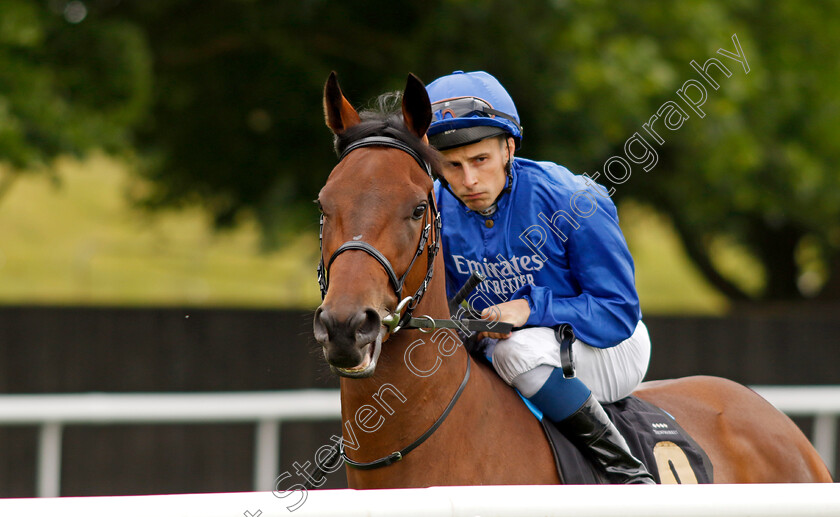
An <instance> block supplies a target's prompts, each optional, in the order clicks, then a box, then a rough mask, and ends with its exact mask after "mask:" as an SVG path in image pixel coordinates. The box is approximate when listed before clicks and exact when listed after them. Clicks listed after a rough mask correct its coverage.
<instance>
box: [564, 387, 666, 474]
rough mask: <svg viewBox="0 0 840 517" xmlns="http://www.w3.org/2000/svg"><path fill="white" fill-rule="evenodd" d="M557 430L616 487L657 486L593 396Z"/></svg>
mask: <svg viewBox="0 0 840 517" xmlns="http://www.w3.org/2000/svg"><path fill="white" fill-rule="evenodd" d="M555 425H556V426H557V428H558V429H560V431H561V432H562V433H563V434H564V435H565V436H566V437H567V438H568V439H569V440H571V441H572V442H573V443H574V444H575V445H577V447H578V448H580V450H581V451H582V452H583V453H584V454H585V455H587V456H589V458H590V459H592V460H594V461H595V463H596V465H598V467H599V468H601V469H602V470H603V471H605V472H606V473H607V479H608V480H609V482H610V483H615V484H629V483H636V484H645V485H655V484H656V482H655V481H654V480H653V476H651V475H650V473H649V472H648V470H647V468H646V467H645V466H644V464H643V463H642V462H641V461H639V460H638V459H636V457H635V456H633V453H632V452H630V448H629V447H628V446H627V442H626V441H625V440H624V437H623V436H621V433H619V432H618V429H616V427H615V425H614V424H613V423H612V421H611V420H610V419H609V417H608V416H607V413H606V412H605V411H604V408H602V407H601V404H599V403H598V401H597V400H595V397H593V396H592V395H590V396H589V398H588V399H587V400H586V402H584V403H583V406H581V407H580V409H578V410H577V411H575V412H574V413H572V415H571V416H569V417H567V418H565V419H563V420H562V421H560V422H555Z"/></svg>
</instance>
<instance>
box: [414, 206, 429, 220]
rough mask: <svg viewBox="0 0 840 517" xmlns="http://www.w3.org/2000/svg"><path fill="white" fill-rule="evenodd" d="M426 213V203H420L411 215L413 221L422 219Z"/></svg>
mask: <svg viewBox="0 0 840 517" xmlns="http://www.w3.org/2000/svg"><path fill="white" fill-rule="evenodd" d="M425 213H426V203H420V204H419V205H417V206H416V207H414V213H413V214H411V218H412V219H420V218H421V217H423V214H425Z"/></svg>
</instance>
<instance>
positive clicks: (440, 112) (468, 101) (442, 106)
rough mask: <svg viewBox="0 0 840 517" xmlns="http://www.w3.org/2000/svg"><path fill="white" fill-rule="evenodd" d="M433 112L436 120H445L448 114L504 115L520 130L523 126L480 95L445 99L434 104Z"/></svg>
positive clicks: (490, 116)
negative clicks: (479, 96)
mask: <svg viewBox="0 0 840 517" xmlns="http://www.w3.org/2000/svg"><path fill="white" fill-rule="evenodd" d="M432 114H433V116H434V117H435V119H436V120H444V119H445V118H446V116H447V115H449V116H450V117H451V118H459V117H488V118H494V117H497V116H498V117H502V118H505V119H507V120H509V121H511V122H512V123H513V124H514V125H515V126H516V128H517V129H519V131H520V132H521V131H522V127H521V126H520V125H519V123H518V122H517V121H516V119H514V118H513V117H512V116H511V115H508V114H507V113H504V112H501V111H499V110H496V109H493V106H491V105H490V103H489V102H487V101H485V100H484V99H479V98H478V97H456V98H453V99H444V100H442V101H438V102H435V103H433V104H432Z"/></svg>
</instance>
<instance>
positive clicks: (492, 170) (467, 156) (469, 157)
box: [441, 137, 514, 210]
mask: <svg viewBox="0 0 840 517" xmlns="http://www.w3.org/2000/svg"><path fill="white" fill-rule="evenodd" d="M513 150H514V141H513V138H507V139H505V138H500V137H493V138H486V139H484V140H481V141H478V142H476V143H474V144H469V145H465V146H463V147H456V148H454V149H449V150H447V151H442V152H441V154H442V155H443V167H442V173H443V177H444V178H445V179H446V181H448V182H449V187H450V188H451V189H452V192H454V193H455V195H456V196H458V198H459V199H460V200H461V201H462V202H463V203H464V204H465V205H467V207H468V208H469V209H470V210H485V209H487V208H489V207H490V205H492V204H493V201H495V200H496V197H498V196H499V194H500V193H501V192H502V189H503V188H505V180H506V177H505V164H507V162H508V161H509V160H512V159H513Z"/></svg>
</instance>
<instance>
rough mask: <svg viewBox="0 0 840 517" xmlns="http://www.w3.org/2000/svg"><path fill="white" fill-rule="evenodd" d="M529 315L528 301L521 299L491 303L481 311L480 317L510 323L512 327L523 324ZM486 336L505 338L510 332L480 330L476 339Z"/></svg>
mask: <svg viewBox="0 0 840 517" xmlns="http://www.w3.org/2000/svg"><path fill="white" fill-rule="evenodd" d="M530 315H531V308H530V307H528V301H527V300H521V299H520V300H511V301H509V302H503V303H500V304H498V305H492V306H490V307H487V308H486V309H484V310H483V311H481V317H482V319H485V320H490V321H504V322H507V323H512V324H513V326H514V328H515V327H521V326H522V325H524V324H525V322H526V321H528V316H530ZM486 337H489V338H493V339H507V338H509V337H510V332H508V333H506V334H503V333H501V332H481V333H479V334H478V339H484V338H486Z"/></svg>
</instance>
